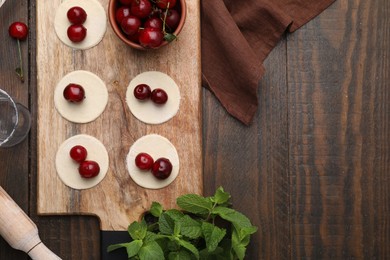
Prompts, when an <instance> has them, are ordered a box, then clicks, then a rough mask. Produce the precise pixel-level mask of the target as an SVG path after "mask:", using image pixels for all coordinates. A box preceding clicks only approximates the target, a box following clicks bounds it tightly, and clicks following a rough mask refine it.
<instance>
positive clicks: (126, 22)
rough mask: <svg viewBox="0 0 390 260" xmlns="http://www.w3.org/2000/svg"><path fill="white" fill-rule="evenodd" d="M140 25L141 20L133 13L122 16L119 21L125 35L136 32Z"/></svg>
mask: <svg viewBox="0 0 390 260" xmlns="http://www.w3.org/2000/svg"><path fill="white" fill-rule="evenodd" d="M140 26H141V20H140V19H139V18H138V17H135V16H133V15H130V16H128V17H125V18H123V20H122V22H121V28H122V30H123V32H124V33H125V34H127V35H134V34H136V33H137V32H138V30H139V27H140Z"/></svg>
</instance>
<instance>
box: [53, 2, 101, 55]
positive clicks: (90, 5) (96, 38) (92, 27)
mask: <svg viewBox="0 0 390 260" xmlns="http://www.w3.org/2000/svg"><path fill="white" fill-rule="evenodd" d="M73 6H80V7H81V8H83V9H84V10H85V12H86V13H87V20H86V21H85V22H84V23H83V26H84V27H85V28H87V36H86V37H85V39H84V40H83V41H82V42H79V43H74V42H72V41H71V40H69V38H68V34H67V30H68V27H69V25H71V23H70V22H69V20H68V17H67V16H66V13H67V12H68V10H69V9H70V8H72V7H73ZM54 28H55V31H56V33H57V36H58V38H59V39H60V40H61V41H62V42H63V43H64V44H66V45H67V46H69V47H72V48H74V49H80V50H86V49H89V48H92V47H94V46H96V45H97V44H98V43H99V42H100V41H101V40H102V39H103V36H104V34H105V32H106V28H107V16H106V12H105V10H104V8H103V6H102V5H101V4H100V3H99V2H98V1H96V0H83V1H79V0H66V1H63V2H62V3H61V5H60V6H59V7H58V9H57V12H56V16H55V18H54Z"/></svg>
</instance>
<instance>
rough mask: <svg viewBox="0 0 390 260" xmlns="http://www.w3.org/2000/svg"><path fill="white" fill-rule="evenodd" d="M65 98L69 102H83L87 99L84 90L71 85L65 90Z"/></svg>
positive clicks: (78, 86) (76, 85)
mask: <svg viewBox="0 0 390 260" xmlns="http://www.w3.org/2000/svg"><path fill="white" fill-rule="evenodd" d="M63 95H64V98H65V99H66V100H68V101H69V102H75V103H78V102H81V101H83V99H84V98H85V91H84V88H83V87H82V86H80V85H78V84H74V83H70V84H69V85H67V86H66V87H65V88H64V92H63Z"/></svg>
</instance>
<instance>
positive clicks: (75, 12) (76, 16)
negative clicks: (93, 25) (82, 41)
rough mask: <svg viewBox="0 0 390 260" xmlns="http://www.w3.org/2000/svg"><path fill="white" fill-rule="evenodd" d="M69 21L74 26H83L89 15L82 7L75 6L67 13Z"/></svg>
mask: <svg viewBox="0 0 390 260" xmlns="http://www.w3.org/2000/svg"><path fill="white" fill-rule="evenodd" d="M66 16H67V17H68V20H69V22H70V23H72V24H83V23H84V22H85V20H87V13H86V12H85V10H84V9H83V8H81V7H80V6H73V7H72V8H70V9H69V10H68V12H67V13H66Z"/></svg>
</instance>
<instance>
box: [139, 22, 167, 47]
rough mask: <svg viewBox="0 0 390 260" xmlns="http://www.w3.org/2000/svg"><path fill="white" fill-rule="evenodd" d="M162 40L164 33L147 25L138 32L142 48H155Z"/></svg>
mask: <svg viewBox="0 0 390 260" xmlns="http://www.w3.org/2000/svg"><path fill="white" fill-rule="evenodd" d="M163 40H164V34H163V33H162V31H160V30H158V29H156V28H151V27H147V28H144V29H143V30H140V32H139V43H140V44H141V45H142V46H143V47H144V48H157V47H159V46H160V45H161V43H162V42H163Z"/></svg>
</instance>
